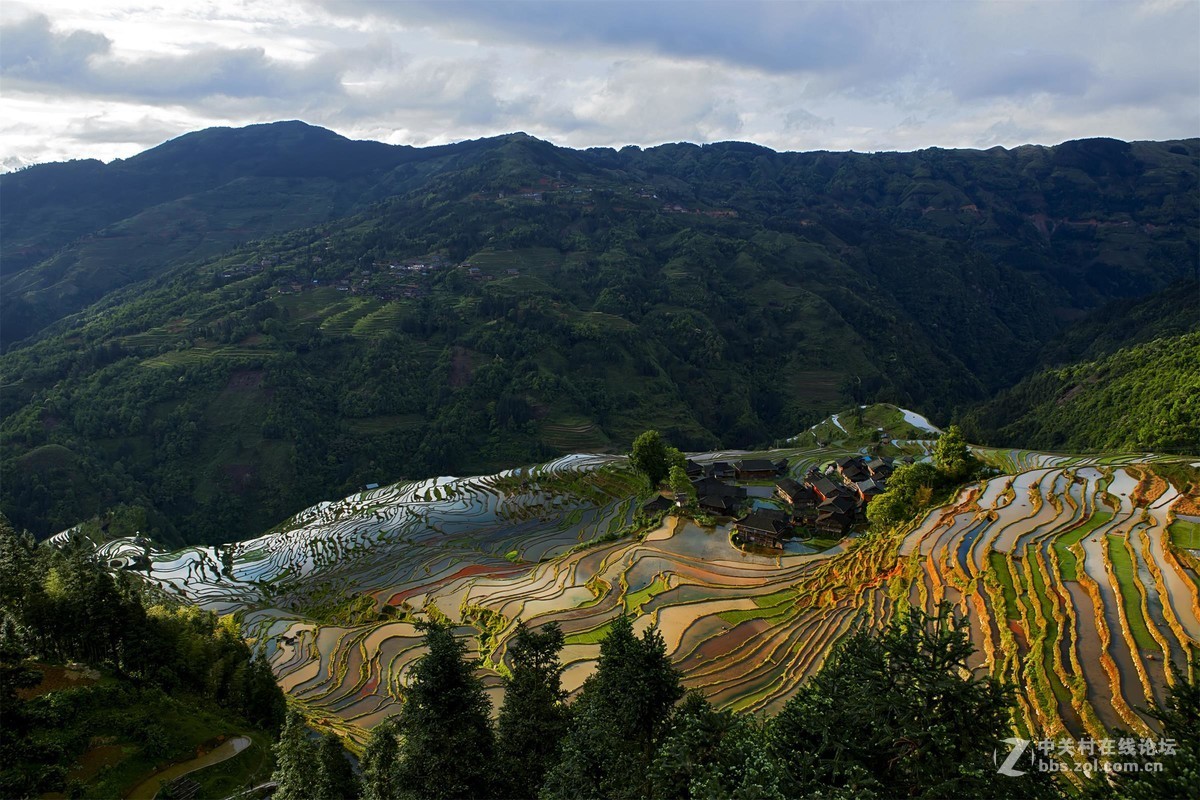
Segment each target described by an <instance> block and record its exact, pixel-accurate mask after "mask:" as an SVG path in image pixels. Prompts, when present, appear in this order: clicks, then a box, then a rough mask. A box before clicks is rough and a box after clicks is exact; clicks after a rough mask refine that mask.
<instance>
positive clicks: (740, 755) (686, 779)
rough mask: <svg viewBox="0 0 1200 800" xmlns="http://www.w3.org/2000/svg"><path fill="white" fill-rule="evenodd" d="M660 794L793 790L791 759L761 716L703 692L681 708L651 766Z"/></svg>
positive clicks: (669, 799) (662, 799) (764, 794)
mask: <svg viewBox="0 0 1200 800" xmlns="http://www.w3.org/2000/svg"><path fill="white" fill-rule="evenodd" d="M650 781H651V794H650V797H652V798H655V799H656V800H689V799H690V798H712V800H717V799H718V798H739V799H743V798H744V799H745V800H749V799H750V798H760V799H761V800H767V799H768V798H770V799H771V800H775V799H778V800H783V798H786V797H788V796H789V794H788V792H787V788H788V785H789V784H788V774H787V769H786V764H785V763H784V762H783V761H781V760H780V759H779V758H778V757H777V756H776V755H775V754H774V753H773V752H771V749H770V747H769V741H768V738H767V734H766V729H765V727H764V726H763V724H762V722H761V721H760V720H757V719H755V718H753V717H750V716H746V715H739V714H735V713H733V712H731V711H716V710H714V709H713V708H712V706H711V705H709V704H708V702H707V701H706V700H705V699H704V698H703V696H701V695H700V694H698V693H690V694H689V695H688V696H687V697H686V698H685V700H684V702H683V703H682V704H681V705H680V707H679V708H678V709H676V711H675V713H674V715H673V716H672V720H671V726H670V728H669V730H668V731H667V732H666V734H665V735H664V736H663V738H662V742H661V744H660V745H659V747H658V752H657V753H656V755H655V757H654V763H653V765H652V766H651V770H650Z"/></svg>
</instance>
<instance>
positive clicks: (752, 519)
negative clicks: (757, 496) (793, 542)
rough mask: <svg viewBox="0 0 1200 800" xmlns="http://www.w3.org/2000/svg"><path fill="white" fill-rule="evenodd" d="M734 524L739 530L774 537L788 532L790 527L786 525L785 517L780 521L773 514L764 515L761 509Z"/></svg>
mask: <svg viewBox="0 0 1200 800" xmlns="http://www.w3.org/2000/svg"><path fill="white" fill-rule="evenodd" d="M734 524H735V525H737V526H738V527H739V528H749V529H751V530H756V531H764V532H766V533H769V534H772V535H774V536H783V535H784V534H786V533H788V532H790V526H789V525H788V524H787V521H786V517H785V519H780V518H778V517H776V516H775V515H774V514H767V513H764V512H763V511H762V510H761V509H760V510H755V511H751V512H750V513H749V514H747V515H746V516H744V517H742V518H741V519H739V520H737V521H736V522H735V523H734Z"/></svg>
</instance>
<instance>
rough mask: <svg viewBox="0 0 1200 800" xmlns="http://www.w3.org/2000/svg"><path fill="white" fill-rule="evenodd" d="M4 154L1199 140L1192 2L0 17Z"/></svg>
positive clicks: (110, 6) (29, 157)
mask: <svg viewBox="0 0 1200 800" xmlns="http://www.w3.org/2000/svg"><path fill="white" fill-rule="evenodd" d="M0 23H2V24H3V33H2V34H0V35H2V37H3V44H4V46H3V47H2V48H0V77H2V78H3V84H2V86H0V113H3V114H4V115H5V119H8V120H15V122H14V123H13V124H9V125H0V152H4V153H6V159H7V161H6V163H10V164H11V163H21V162H23V161H33V160H46V159H51V158H62V157H69V156H93V155H94V156H99V157H102V158H112V157H116V156H126V155H130V154H131V148H140V147H143V146H147V145H152V144H155V143H156V142H157V140H158V137H166V136H170V135H173V134H175V133H177V132H183V131H185V130H188V129H191V128H199V127H204V126H207V125H215V124H225V125H228V124H234V125H237V124H249V123H254V122H262V121H267V120H272V119H283V118H289V119H290V118H300V119H304V120H306V121H308V122H311V123H314V124H319V125H324V126H326V127H330V128H333V129H334V130H337V131H338V132H340V133H343V134H345V135H349V136H353V137H356V138H378V139H381V140H385V141H390V142H396V143H411V144H436V143H444V142H449V141H457V140H461V139H466V138H474V137H478V136H486V135H494V134H499V133H504V132H508V131H513V130H525V131H528V132H530V133H533V134H534V135H537V136H541V137H543V138H548V139H551V140H552V141H555V142H556V143H559V144H563V145H567V146H573V147H588V146H617V147H619V146H621V145H624V144H638V145H643V146H648V145H653V144H657V143H660V142H664V141H679V140H690V141H714V140H720V139H731V138H732V139H742V140H747V141H756V142H759V143H761V144H764V145H766V146H768V147H773V148H775V149H851V148H852V149H856V150H874V149H913V148H918V147H927V146H933V145H937V146H942V147H956V146H974V147H986V146H991V145H993V144H1002V145H1005V146H1012V145H1017V144H1022V143H1024V142H1027V141H1034V142H1041V143H1055V142H1058V141H1062V140H1064V139H1070V138H1080V137H1084V136H1096V135H1106V136H1115V137H1119V138H1127V139H1128V138H1175V137H1184V136H1197V135H1200V3H1196V2H1192V1H1191V0H1187V2H1174V3H1173V2H1166V1H1161V0H1160V1H1158V2H1142V3H1136V2H1106V3H1089V2H1071V1H1070V0H1066V1H1064V2H1056V3H1041V2H1038V3H1032V2H1005V3H978V4H977V3H958V4H947V3H924V2H917V1H916V0H914V1H913V2H905V3H870V2H858V3H838V4H834V3H821V2H812V3H809V2H759V3H749V2H738V3H719V2H706V1H703V0H696V1H695V2H683V1H682V0H676V1H673V2H671V1H665V0H659V1H658V2H626V1H625V0H613V2H596V1H590V0H580V1H579V2H543V1H540V0H526V1H525V2H453V1H451V2H445V1H444V2H423V1H418V0H409V1H408V2H396V3H392V2H370V0H325V1H324V2H321V1H319V0H280V1H279V2H256V1H255V0H195V2H190V3H186V4H174V3H172V4H167V5H165V6H154V7H146V6H142V5H137V4H134V3H132V2H130V1H129V0H92V2H89V3H87V4H81V3H77V2H71V0H41V1H40V2H39V3H38V4H37V6H36V7H34V6H32V5H21V4H20V3H19V2H14V1H13V0H10V2H8V3H5V4H4V5H3V6H0Z"/></svg>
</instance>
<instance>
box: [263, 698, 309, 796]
mask: <svg viewBox="0 0 1200 800" xmlns="http://www.w3.org/2000/svg"><path fill="white" fill-rule="evenodd" d="M318 775H319V770H318V768H317V747H316V745H315V744H314V743H313V741H312V740H311V739H310V738H309V737H308V726H306V725H305V724H304V718H303V717H301V716H300V714H299V712H297V711H295V710H289V711H288V713H287V718H286V720H285V721H284V723H283V731H281V732H280V734H279V741H278V742H276V743H275V772H274V773H273V774H272V775H271V780H273V781H275V783H276V785H277V788H276V789H275V794H274V795H272V798H273V800H311V798H312V794H313V787H314V786H316V784H317V778H318Z"/></svg>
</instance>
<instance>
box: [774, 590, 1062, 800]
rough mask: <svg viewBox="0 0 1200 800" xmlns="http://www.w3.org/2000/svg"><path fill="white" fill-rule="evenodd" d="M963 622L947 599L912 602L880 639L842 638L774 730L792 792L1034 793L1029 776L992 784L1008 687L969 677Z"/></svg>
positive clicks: (1041, 787) (1040, 789) (1034, 781)
mask: <svg viewBox="0 0 1200 800" xmlns="http://www.w3.org/2000/svg"><path fill="white" fill-rule="evenodd" d="M973 650H974V648H973V646H972V645H971V641H970V638H969V635H968V631H967V621H966V619H965V618H961V617H960V618H956V617H955V616H954V615H953V613H952V611H951V607H950V605H949V604H948V603H943V604H942V605H941V606H940V607H939V609H938V612H937V614H936V615H933V616H930V615H927V614H925V613H924V612H922V611H920V610H917V609H912V610H910V611H909V612H908V613H907V614H905V615H904V616H902V617H900V618H899V619H898V620H896V621H894V622H893V623H892V624H890V625H889V626H888V627H887V628H886V629H885V630H884V631H883V633H882V634H879V635H872V634H870V633H868V632H865V631H863V632H859V633H856V634H854V635H852V636H851V637H849V638H848V639H847V640H846V641H845V642H843V643H842V644H840V645H839V646H838V647H837V648H836V649H835V650H834V652H833V654H832V655H831V656H830V658H829V660H828V661H826V663H825V665H824V666H823V667H822V668H821V670H820V671H819V672H818V673H817V674H816V675H815V676H813V678H812V679H811V680H809V681H808V682H807V683H805V684H804V685H803V686H801V688H800V690H799V692H798V693H797V695H796V696H795V697H794V698H792V699H791V700H789V701H788V703H787V704H786V705H785V706H784V708H783V710H782V711H781V712H780V713H779V716H777V717H776V718H775V720H774V721H773V722H772V725H771V739H772V747H773V749H774V752H775V754H776V755H777V756H778V757H780V758H782V759H784V760H785V761H787V762H788V764H789V766H790V772H791V778H792V780H794V781H795V784H796V785H795V790H796V791H797V792H798V793H808V792H811V791H815V790H817V789H822V788H823V789H828V788H836V789H839V790H848V791H850V792H852V793H854V794H864V795H865V794H867V793H876V794H881V795H883V796H887V797H919V796H920V797H990V796H993V795H1012V796H1023V795H1034V796H1037V795H1039V794H1042V793H1044V792H1045V790H1046V784H1045V783H1043V782H1042V778H1039V777H1038V776H1037V775H1035V774H1033V773H1031V777H1029V778H1028V779H1025V778H1021V779H1015V778H1014V779H1012V780H1011V781H1006V782H1005V783H1004V784H1003V785H996V766H995V764H994V763H993V761H992V754H993V752H994V751H996V750H1001V751H1003V750H1004V749H1005V748H1004V745H1003V744H1002V741H1001V740H1002V739H1003V738H1004V737H1005V736H1006V735H1007V732H1008V730H1009V718H1010V714H1011V709H1012V704H1013V697H1012V688H1011V687H1009V686H1006V685H1003V684H1001V683H1000V682H999V681H997V680H995V679H994V678H991V677H984V678H976V677H973V676H972V673H971V672H970V670H969V668H968V665H967V658H968V657H969V656H970V655H971V653H972V652H973Z"/></svg>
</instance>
